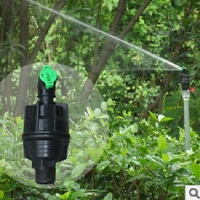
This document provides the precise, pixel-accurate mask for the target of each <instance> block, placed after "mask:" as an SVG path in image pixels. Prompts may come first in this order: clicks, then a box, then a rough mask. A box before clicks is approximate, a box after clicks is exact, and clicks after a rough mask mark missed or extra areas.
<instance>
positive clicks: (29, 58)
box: [14, 0, 67, 116]
mask: <svg viewBox="0 0 200 200" xmlns="http://www.w3.org/2000/svg"><path fill="white" fill-rule="evenodd" d="M66 3H67V0H62V1H61V2H59V3H56V4H55V6H54V9H56V10H57V11H60V10H61V9H62V8H63V7H64V6H65V5H66ZM24 9H25V10H24ZM56 16H57V15H56V14H55V13H52V14H51V15H50V17H49V19H48V20H47V22H46V24H45V26H44V27H43V28H41V31H40V34H39V37H38V39H37V41H36V44H35V47H34V49H33V51H32V53H31V54H30V55H29V54H28V32H27V31H28V26H27V25H28V21H27V22H26V21H25V20H23V19H20V24H21V25H20V38H21V40H22V42H23V43H24V45H27V47H26V46H25V48H26V53H25V55H26V56H25V57H26V58H24V59H22V60H21V66H22V67H23V66H25V65H28V64H32V63H33V62H34V60H35V58H36V56H37V53H38V51H39V50H40V47H41V45H42V43H43V41H44V39H45V36H46V35H47V33H48V31H49V29H50V28H51V25H52V23H53V22H54V20H55V18H56ZM21 17H22V18H26V19H27V20H28V7H27V5H26V1H24V0H21V11H20V18H21ZM23 25H25V26H27V28H24V27H22V26H23ZM24 34H27V35H26V36H25V38H23V35H24ZM25 40H27V41H25ZM26 42H27V43H26ZM22 45H23V44H22ZM30 73H31V68H30V67H27V68H24V69H23V70H22V71H21V74H20V83H19V89H18V94H17V101H16V105H15V109H14V116H19V115H21V113H22V111H23V109H24V105H25V103H26V102H25V100H26V96H27V90H28V88H27V86H28V83H29V76H30Z"/></svg>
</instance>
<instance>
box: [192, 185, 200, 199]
mask: <svg viewBox="0 0 200 200" xmlns="http://www.w3.org/2000/svg"><path fill="white" fill-rule="evenodd" d="M189 194H190V196H191V197H197V198H198V199H200V196H199V194H198V190H197V189H196V188H191V189H190V190H189Z"/></svg>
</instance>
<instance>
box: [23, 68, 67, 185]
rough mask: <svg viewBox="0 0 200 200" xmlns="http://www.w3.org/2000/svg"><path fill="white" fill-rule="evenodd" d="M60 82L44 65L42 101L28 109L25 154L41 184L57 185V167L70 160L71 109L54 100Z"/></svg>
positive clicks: (39, 86)
mask: <svg viewBox="0 0 200 200" xmlns="http://www.w3.org/2000/svg"><path fill="white" fill-rule="evenodd" d="M56 80H57V74H56V72H55V71H54V70H53V69H52V68H51V67H50V66H47V65H46V66H44V67H43V70H42V71H41V72H40V75H39V79H38V98H39V100H38V101H37V103H36V104H35V105H28V106H26V107H25V116H24V132H23V136H22V139H23V147H24V155H25V158H28V159H29V160H31V161H32V167H33V168H34V169H35V181H36V183H38V184H53V183H54V182H55V164H56V162H59V161H62V160H65V159H66V158H67V150H68V145H69V141H70V135H69V124H68V123H69V122H68V106H67V104H63V103H62V104H61V103H56V102H54V100H53V99H54V98H55V90H56V87H55V85H56Z"/></svg>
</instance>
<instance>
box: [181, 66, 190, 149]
mask: <svg viewBox="0 0 200 200" xmlns="http://www.w3.org/2000/svg"><path fill="white" fill-rule="evenodd" d="M190 80H191V78H190V75H189V73H188V70H187V69H186V68H185V67H184V68H183V70H182V75H181V86H182V98H183V101H184V124H185V146H186V150H189V149H190V131H189V129H190V123H189V99H190V90H189V87H190Z"/></svg>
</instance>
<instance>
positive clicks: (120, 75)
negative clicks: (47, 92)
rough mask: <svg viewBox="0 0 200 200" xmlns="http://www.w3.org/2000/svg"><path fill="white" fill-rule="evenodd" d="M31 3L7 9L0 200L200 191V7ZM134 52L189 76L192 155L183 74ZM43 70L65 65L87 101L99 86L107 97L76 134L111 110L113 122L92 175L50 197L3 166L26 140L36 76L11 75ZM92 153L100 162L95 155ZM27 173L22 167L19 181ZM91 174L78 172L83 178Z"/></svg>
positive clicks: (0, 30) (1, 37)
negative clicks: (40, 66)
mask: <svg viewBox="0 0 200 200" xmlns="http://www.w3.org/2000/svg"><path fill="white" fill-rule="evenodd" d="M33 2H37V3H39V5H35V4H34V3H33ZM33 2H32V1H26V0H1V2H0V80H1V81H3V80H4V79H5V78H6V77H7V78H6V79H7V80H8V81H7V82H6V83H7V84H2V85H1V91H0V92H1V93H0V95H1V101H0V102H1V105H0V112H1V116H0V125H1V126H0V135H1V137H0V138H1V141H0V199H3V200H10V199H16V200H20V199H23V200H39V199H41V200H43V199H48V200H59V199H67V200H75V199H83V200H84V199H85V200H112V199H116V200H172V199H174V200H182V199H184V195H185V193H184V192H185V185H199V184H200V143H199V141H200V131H199V128H200V112H199V110H200V89H199V86H200V81H199V78H200V73H199V72H200V18H199V16H200V2H199V0H165V1H163V0H154V1H153V0H142V1H141V0H129V1H126V0H109V1H106V0H76V1H73V0H40V1H33ZM40 4H42V5H43V6H46V7H47V8H51V9H53V10H55V11H56V12H59V13H61V15H57V14H56V13H55V12H52V11H51V10H48V9H45V8H44V7H42V6H40ZM74 19H76V20H78V22H83V23H85V24H86V25H88V26H87V27H86V26H83V25H81V23H77V22H76V20H74ZM90 26H91V28H90ZM92 27H94V28H95V29H94V28H92ZM95 30H101V31H103V33H104V32H105V33H108V34H110V35H111V36H113V37H112V38H113V39H111V38H110V37H106V35H105V34H102V32H101V31H95ZM115 37H117V38H120V40H124V41H126V43H127V45H126V44H124V43H123V44H122V43H120V42H119V40H116V39H115ZM130 44H133V45H135V46H136V47H139V48H141V49H144V50H147V51H149V52H151V53H153V54H155V55H157V56H160V57H162V58H165V59H166V60H169V61H170V62H172V63H175V64H176V65H178V66H180V67H182V66H184V67H186V68H187V69H188V72H189V74H190V76H191V87H192V88H191V98H190V136H191V149H190V150H189V151H187V152H186V151H185V133H184V114H183V100H182V97H181V92H182V90H181V86H180V76H181V71H180V70H176V68H173V66H171V65H170V64H166V63H164V64H163V62H162V61H159V60H157V58H156V57H154V56H153V55H152V56H151V55H149V54H148V55H146V54H145V53H144V52H143V51H140V50H139V49H137V48H136V49H134V48H131V45H130ZM38 62H40V63H60V64H62V65H66V66H68V67H70V68H73V69H75V70H76V71H78V72H79V73H80V74H82V75H83V76H84V77H85V79H83V82H82V85H80V87H81V91H82V93H81V95H80V97H79V100H80V101H81V100H84V101H87V99H91V98H92V97H91V96H92V95H91V94H92V89H93V86H94V85H95V88H97V89H98V91H99V92H100V94H101V95H102V97H103V101H102V102H101V104H100V105H101V106H100V107H99V108H98V109H97V108H92V109H89V108H88V107H87V108H86V111H87V115H86V116H85V117H84V119H82V120H81V121H80V122H79V123H77V129H79V130H81V129H83V127H87V126H91V124H92V123H94V124H95V122H96V120H97V119H99V118H100V116H101V115H102V116H103V115H104V114H103V112H104V111H105V110H107V112H108V116H109V124H108V127H109V131H108V132H109V133H108V136H107V135H106V137H107V143H106V145H105V147H104V148H103V152H101V157H100V159H99V160H98V162H97V163H96V164H95V166H94V167H93V168H92V169H91V170H90V171H89V172H88V173H86V174H85V175H84V176H80V177H79V179H77V180H67V179H66V180H65V181H64V182H63V184H62V185H60V187H57V188H51V189H45V188H35V187H31V186H28V185H24V184H22V183H19V182H18V181H16V180H14V179H13V178H12V177H10V176H9V175H8V173H7V170H8V169H7V168H8V165H7V164H6V160H5V155H6V154H7V152H9V151H10V152H9V153H11V150H12V151H13V150H14V148H10V146H11V144H12V145H13V147H15V145H17V144H16V143H15V141H14V140H13V141H11V140H10V139H9V136H10V137H11V138H14V137H15V136H16V137H21V135H22V133H21V132H20V131H19V130H20V127H22V126H23V119H22V118H21V117H20V115H21V113H22V110H23V109H24V106H25V105H26V103H27V102H26V97H27V92H29V91H28V89H27V85H28V84H25V83H26V81H27V80H25V77H29V75H30V68H26V69H25V70H22V71H21V72H20V76H18V75H16V73H14V74H12V75H10V76H9V77H8V75H9V74H11V73H12V72H13V71H15V70H17V69H20V68H22V67H24V66H27V65H30V64H32V63H38ZM30 80H31V79H30ZM9 81H10V83H12V84H8V83H9ZM16 84H17V85H18V86H19V87H16V86H15V85H16ZM13 91H15V92H13ZM67 92H68V91H66V94H67ZM5 95H6V98H4V97H5ZM13 95H14V96H13ZM62 95H63V96H65V93H62ZM68 106H69V107H70V105H68ZM103 120H104V118H103V117H102V121H101V125H102V124H103ZM102 126H103V125H102ZM99 128H102V127H99ZM88 135H89V134H88ZM87 150H88V151H89V148H88V149H87ZM92 153H93V157H95V156H96V155H97V154H98V150H97V152H92ZM92 153H91V152H90V154H92ZM20 167H22V166H16V173H18V169H19V168H20ZM26 170H27V169H26ZM79 170H80V171H79ZM84 170H85V169H84V166H81V167H76V173H77V174H76V175H77V176H78V175H80V174H81V173H82V171H84Z"/></svg>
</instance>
